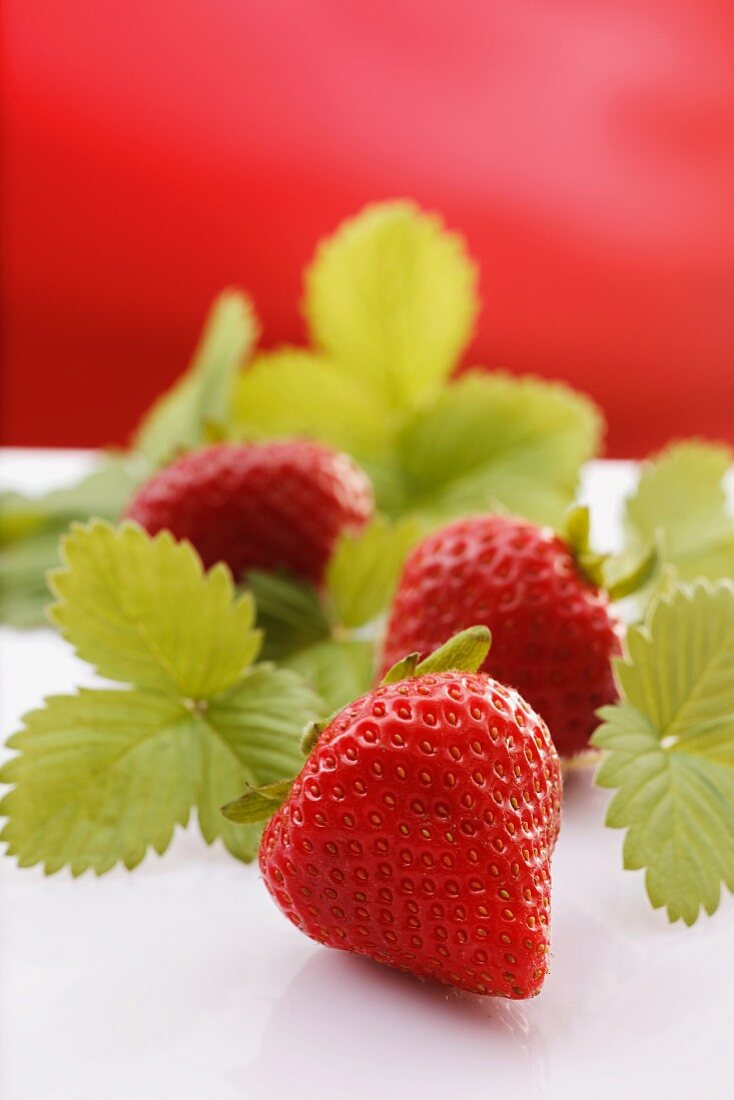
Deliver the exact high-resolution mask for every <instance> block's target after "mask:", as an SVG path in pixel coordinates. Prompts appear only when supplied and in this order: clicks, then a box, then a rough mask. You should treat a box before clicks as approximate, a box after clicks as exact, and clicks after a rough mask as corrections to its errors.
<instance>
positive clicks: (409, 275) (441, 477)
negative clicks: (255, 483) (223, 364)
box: [232, 202, 601, 525]
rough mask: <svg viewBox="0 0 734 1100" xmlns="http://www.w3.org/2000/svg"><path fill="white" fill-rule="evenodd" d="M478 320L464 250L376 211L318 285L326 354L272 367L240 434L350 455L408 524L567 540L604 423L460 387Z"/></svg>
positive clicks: (318, 343)
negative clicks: (471, 516)
mask: <svg viewBox="0 0 734 1100" xmlns="http://www.w3.org/2000/svg"><path fill="white" fill-rule="evenodd" d="M478 309H479V302H478V297H477V289H476V272H475V269H474V266H473V264H472V263H471V261H470V259H469V257H468V256H467V254H466V251H465V249H464V246H463V243H462V241H461V240H460V238H458V237H457V236H455V235H454V234H452V233H449V232H447V231H446V230H445V228H444V227H443V225H442V223H441V222H440V220H439V219H438V218H436V217H435V216H433V215H428V214H423V213H421V212H420V211H419V210H418V209H417V208H416V207H415V206H413V205H412V204H411V203H408V202H393V203H384V204H381V205H379V206H373V207H368V208H367V209H366V210H365V211H363V212H362V213H361V214H360V215H358V216H357V217H356V218H354V219H353V220H351V221H348V222H346V223H345V224H344V225H343V226H342V227H341V228H340V229H339V230H338V231H337V233H336V234H335V235H334V236H333V237H332V238H330V239H329V240H327V241H326V242H324V243H323V244H322V245H321V247H320V248H319V250H318V252H317V254H316V257H315V259H314V261H313V263H312V264H311V266H310V267H309V268H308V270H307V272H306V294H305V314H306V319H307V322H308V325H309V332H310V335H311V339H312V341H313V345H314V350H312V351H307V350H303V349H293V348H285V349H282V350H279V351H275V352H270V353H267V354H263V355H260V356H257V357H256V358H255V359H254V361H253V362H252V364H251V365H250V366H249V367H248V368H247V369H246V370H245V371H243V372H242V374H241V375H240V376H239V378H238V381H237V386H236V389H235V395H234V404H233V411H232V431H233V432H234V433H235V434H237V435H239V436H240V437H245V438H250V439H257V438H266V437H270V436H274V435H305V436H310V437H312V438H315V439H319V440H322V441H323V442H325V443H328V444H330V445H331V446H334V447H338V448H343V449H346V450H348V451H349V452H350V453H351V454H352V455H354V457H355V458H356V459H357V460H358V461H359V462H360V463H361V464H362V465H363V466H364V468H365V469H366V470H367V471H368V473H369V474H370V476H371V478H372V480H373V483H374V485H375V490H376V494H377V501H378V505H379V507H380V510H381V511H382V512H383V513H385V514H387V515H389V516H391V517H393V518H395V517H400V516H404V515H407V514H416V513H417V514H419V515H420V516H421V517H422V518H423V517H424V518H427V519H428V520H429V521H440V520H442V519H445V518H447V517H450V516H452V515H457V514H461V513H465V512H467V511H481V510H484V509H487V508H494V509H495V510H496V509H500V510H506V511H509V512H513V513H517V514H521V515H525V516H527V517H528V518H530V519H535V520H537V521H539V522H544V523H550V524H553V525H560V524H561V522H562V519H563V514H564V512H565V510H566V508H567V507H568V505H569V504H570V503H571V501H572V500H573V497H574V494H575V491H576V487H577V479H578V472H579V467H580V466H581V464H582V463H583V462H584V461H585V460H586V459H588V458H590V457H591V456H592V455H593V454H595V453H596V451H597V449H598V445H599V438H600V433H601V417H600V415H599V413H598V410H597V409H596V408H595V406H594V405H593V404H592V403H591V402H590V401H589V400H588V399H586V398H584V397H582V396H581V395H580V394H578V393H575V392H573V391H572V390H569V389H568V388H567V387H565V386H563V385H561V384H559V383H548V382H542V381H539V380H537V379H533V378H523V379H517V378H512V377H510V376H509V375H505V374H501V373H493V374H489V373H487V372H485V371H481V370H472V371H469V372H468V373H466V374H464V375H463V376H462V377H461V378H459V379H457V380H456V381H453V382H450V381H449V380H450V378H451V375H452V374H453V372H454V370H455V368H456V366H457V362H458V358H459V356H460V354H461V352H462V351H463V350H464V348H465V347H466V345H467V344H468V342H469V340H470V339H471V336H472V333H473V327H474V323H475V320H476V317H477V313H478Z"/></svg>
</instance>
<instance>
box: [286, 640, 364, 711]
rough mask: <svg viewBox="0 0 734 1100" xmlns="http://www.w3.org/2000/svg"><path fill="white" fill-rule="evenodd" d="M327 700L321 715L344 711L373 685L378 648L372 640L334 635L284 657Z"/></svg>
mask: <svg viewBox="0 0 734 1100" xmlns="http://www.w3.org/2000/svg"><path fill="white" fill-rule="evenodd" d="M281 664H282V665H284V666H285V667H286V668H290V669H293V671H294V672H297V673H298V674H299V675H300V676H302V677H303V679H304V680H305V681H306V683H307V684H309V686H310V687H311V688H312V690H313V691H315V692H316V694H317V695H318V696H319V698H320V699H323V702H324V705H323V708H322V710H321V713H320V715H319V717H322V718H323V717H325V716H326V715H328V714H331V713H332V712H333V711H336V710H341V708H342V707H344V706H346V705H347V703H351V702H352V700H354V699H358V698H359V697H360V695H364V694H365V692H367V691H369V690H370V688H371V687H372V683H373V679H374V674H375V669H374V665H375V647H374V645H373V644H372V643H371V642H367V641H359V640H349V639H346V640H340V639H337V638H331V639H329V640H327V641H323V642H318V643H317V644H316V645H312V646H309V647H308V648H307V649H301V650H298V652H297V653H293V654H291V655H290V656H288V657H284V658H283V659H282V660H281Z"/></svg>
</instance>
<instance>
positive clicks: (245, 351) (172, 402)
mask: <svg viewBox="0 0 734 1100" xmlns="http://www.w3.org/2000/svg"><path fill="white" fill-rule="evenodd" d="M258 335H259V327H258V323H257V319H256V317H255V314H254V311H253V308H252V305H251V303H250V300H249V298H248V297H247V296H246V295H245V294H243V293H242V291H239V290H225V291H223V292H222V294H220V295H219V297H218V298H217V299H216V301H215V302H214V305H213V306H212V308H211V311H210V313H209V316H208V317H207V320H206V323H205V326H204V331H203V333H202V336H201V340H200V342H199V346H198V347H197V349H196V351H195V353H194V357H193V359H192V361H191V365H190V366H189V369H188V370H187V371H186V373H185V374H184V375H183V377H182V378H181V379H179V381H178V382H177V383H176V384H175V386H174V387H173V388H172V389H171V390H169V391H168V393H165V394H164V395H163V396H162V397H160V398H159V399H158V400H157V401H156V402H155V404H154V405H153V407H152V408H151V409H150V411H149V412H148V413H147V415H146V416H145V418H144V420H143V422H142V424H141V425H140V427H139V428H138V430H137V433H136V435H135V438H134V445H135V447H136V448H137V449H138V450H139V451H141V452H142V454H144V455H145V456H146V458H147V459H148V460H149V461H150V462H151V463H152V464H153V465H154V466H161V465H164V464H165V463H166V462H168V461H170V460H171V458H173V457H174V456H175V454H176V453H177V452H178V451H182V450H191V449H192V448H194V447H197V446H200V445H201V444H203V443H205V442H207V439H208V435H207V433H208V431H209V425H211V424H213V425H216V424H218V423H221V422H226V421H227V420H228V419H229V417H230V415H231V410H232V400H233V395H234V388H235V383H236V379H237V374H238V372H239V369H240V367H241V366H242V364H243V362H244V361H245V360H246V359H247V357H248V356H249V354H250V353H251V351H252V349H253V347H254V346H255V344H256V342H257V338H258Z"/></svg>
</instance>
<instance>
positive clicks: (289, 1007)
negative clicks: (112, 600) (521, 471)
mask: <svg viewBox="0 0 734 1100" xmlns="http://www.w3.org/2000/svg"><path fill="white" fill-rule="evenodd" d="M89 461H90V459H89V457H88V456H86V457H85V456H82V455H68V454H67V455H65V456H59V457H54V456H53V455H49V454H48V453H46V454H40V455H37V456H33V455H28V454H23V453H22V452H14V453H6V456H5V459H4V471H3V477H2V482H3V483H4V485H8V484H10V483H12V484H13V485H17V486H18V487H23V488H29V487H30V486H32V485H33V486H35V487H36V488H38V489H39V490H40V489H41V488H43V487H44V486H45V485H46V484H50V483H51V480H52V478H53V479H54V480H55V481H58V480H59V479H60V478H62V477H69V476H73V475H74V474H75V473H76V472H77V471H78V470H79V469H81V467H82V466H83V465H84V464H85V463H87V462H89ZM633 479H634V473H633V471H632V470H631V469H630V468H629V467H628V466H626V465H624V464H612V463H607V464H596V465H595V466H594V468H593V469H592V470H591V471H590V472H589V475H588V477H587V479H586V483H585V484H586V495H587V498H588V499H591V500H592V501H593V503H594V506H595V508H596V517H597V519H596V522H597V526H596V531H597V536H598V538H599V539H600V541H602V542H603V543H610V542H612V541H613V540H614V535H615V517H616V516H617V515H618V506H619V500H620V497H621V494H622V493H623V492H624V491H626V489H627V488H628V487H629V485H630V484H632V483H633ZM1 642H2V649H1V650H0V660H1V669H2V680H3V692H2V712H1V722H2V733H3V737H4V736H6V735H7V734H8V733H9V732H11V731H12V729H14V728H15V726H16V724H17V721H18V718H19V716H20V714H21V713H22V712H23V711H24V710H26V709H27V708H29V707H31V706H33V705H35V704H36V703H38V701H39V700H40V699H41V697H42V695H44V694H49V693H52V692H57V691H66V690H69V689H70V688H71V687H72V686H73V685H74V684H80V683H92V682H93V677H92V676H91V675H90V674H89V673H88V672H87V671H86V669H85V666H83V665H82V664H81V663H80V662H78V661H77V660H76V659H75V658H74V657H73V656H72V654H71V653H70V651H69V649H68V647H67V646H66V645H65V644H64V643H63V642H62V641H61V640H60V639H58V638H56V637H54V636H53V635H52V634H51V633H49V632H46V631H37V632H33V633H26V634H18V633H15V632H12V631H9V630H4V631H3V632H2V636H1ZM606 801H607V796H606V795H605V794H604V793H602V792H601V791H598V790H595V789H593V788H592V787H591V786H590V784H589V781H588V777H587V776H585V775H581V774H574V775H571V776H570V777H569V778H568V781H567V785H566V794H565V800H564V818H563V829H562V832H561V837H560V840H559V843H558V848H557V853H556V856H555V860H554V864H553V896H552V900H553V921H552V949H553V954H552V973H551V975H550V977H549V978H548V980H547V982H546V985H545V987H544V989H543V992H542V993H541V995H540V996H539V997H538V998H537V999H535V1000H534V1001H530V1002H514V1003H510V1002H503V1001H498V1000H492V999H484V1000H483V999H481V998H473V997H470V996H464V995H458V994H452V993H448V994H447V993H446V992H445V991H444V990H443V989H441V988H439V987H432V986H426V985H421V984H420V983H419V982H417V981H415V980H413V979H410V978H408V977H406V976H404V975H400V974H397V973H393V972H391V971H388V970H386V969H384V968H381V967H379V966H377V965H376V964H371V963H368V962H365V961H363V960H358V959H356V958H353V957H350V956H347V955H346V954H342V953H340V952H335V951H329V950H327V949H325V948H321V947H318V946H317V945H315V944H313V943H311V942H310V941H309V940H307V939H305V937H303V936H302V935H301V934H300V933H299V932H297V931H296V929H295V928H293V927H292V926H291V925H290V924H289V923H288V922H287V921H285V920H284V919H283V918H282V917H281V916H280V914H279V913H278V912H277V911H276V909H275V907H274V906H273V904H272V902H271V901H270V899H269V898H268V897H267V895H266V893H265V890H264V888H263V886H262V884H261V882H260V881H259V876H258V872H257V869H256V868H255V867H244V866H242V865H241V864H239V863H237V862H235V861H234V860H233V859H231V858H230V857H229V856H227V855H226V854H225V853H224V851H223V850H221V849H219V848H213V849H207V848H206V847H205V846H204V844H203V842H201V841H200V840H199V839H198V837H197V835H196V832H195V830H194V829H193V828H192V829H190V830H189V831H187V832H186V833H179V835H178V836H177V838H176V839H175V841H174V843H173V845H172V847H171V849H170V850H169V851H168V852H167V853H166V854H165V855H164V856H163V857H162V858H158V857H156V856H148V858H147V859H146V860H145V862H144V863H143V864H142V866H141V867H139V868H138V869H137V870H136V871H135V872H134V873H132V874H129V873H127V872H126V871H124V870H115V871H113V872H112V873H110V874H109V875H106V876H105V877H103V878H102V879H95V878H92V877H89V876H84V877H83V878H81V879H78V880H76V881H72V879H71V877H70V876H69V875H68V874H67V873H65V872H62V873H60V874H58V875H55V876H53V877H52V878H44V876H43V874H42V873H41V872H40V871H39V870H38V868H33V869H30V870H18V869H17V868H16V867H15V866H14V864H13V863H12V862H11V861H10V860H8V859H3V860H0V887H1V888H2V922H3V929H2V941H1V942H2V969H1V971H0V1013H1V1017H0V1028H1V1031H0V1035H1V1036H2V1039H1V1041H2V1049H1V1051H0V1075H1V1076H0V1094H1V1095H2V1097H3V1100H169V1098H171V1100H173V1098H175V1100H202V1098H206V1100H210V1098H211V1100H243V1098H244V1100H250V1098H252V1100H256V1098H267V1100H285V1098H286V1097H288V1098H296V1097H298V1098H300V1097H303V1098H304V1100H311V1098H314V1100H316V1098H319V1100H337V1098H338V1100H346V1098H349V1100H379V1098H386V1100H393V1098H394V1100H398V1098H400V1100H412V1098H413V1097H415V1098H421V1100H424V1098H425V1100H428V1098H430V1100H433V1098H437V1100H438V1098H440V1100H453V1098H458V1097H464V1096H466V1097H481V1098H487V1100H493V1098H495V1097H497V1098H503V1100H504V1098H508V1097H513V1098H517V1100H522V1098H526V1097H527V1098H536V1097H543V1098H546V1097H554V1098H555V1097H557V1098H559V1100H571V1098H584V1100H586V1098H589V1100H591V1098H594V1100H602V1098H606V1097H609V1098H611V1097H614V1098H615V1100H620V1098H621V1100H627V1098H630V1097H631V1098H638V1097H639V1098H643V1097H644V1098H647V1097H670V1098H673V1100H687V1098H688V1097H691V1098H693V1097H705V1098H707V1100H709V1098H711V1100H718V1098H724V1097H727V1096H731V1094H732V1092H731V1067H730V1063H731V1055H730V1051H729V1045H728V1044H729V1041H730V1031H731V1011H732V1007H733V1004H732V1000H733V998H732V992H731V990H732V988H733V987H734V953H733V952H732V933H733V932H734V902H733V901H732V900H731V899H728V898H726V899H725V900H724V901H723V903H722V907H721V910H720V912H719V913H718V914H717V915H716V916H715V917H714V918H713V919H709V920H706V919H703V920H701V921H700V922H699V924H698V925H696V926H695V927H694V928H692V929H686V928H683V927H682V926H674V927H669V926H668V925H667V922H666V919H665V917H664V915H663V914H661V913H659V912H658V913H655V912H653V911H652V910H651V908H650V906H649V904H648V902H647V899H646V897H645V894H644V889H643V884H642V877H641V875H640V874H631V873H630V872H623V871H622V867H621V840H622V834H621V833H617V832H612V831H610V830H608V829H605V828H603V825H602V820H603V816H604V807H605V804H606Z"/></svg>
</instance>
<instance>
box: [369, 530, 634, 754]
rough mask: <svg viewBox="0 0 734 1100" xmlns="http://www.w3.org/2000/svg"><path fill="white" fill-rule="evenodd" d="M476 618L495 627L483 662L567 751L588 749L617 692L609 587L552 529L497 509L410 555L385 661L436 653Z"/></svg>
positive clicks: (614, 624)
mask: <svg viewBox="0 0 734 1100" xmlns="http://www.w3.org/2000/svg"><path fill="white" fill-rule="evenodd" d="M473 623H484V624H486V625H487V626H488V627H489V629H490V630H491V632H492V637H493V644H492V650H491V652H490V654H489V656H488V657H487V659H486V662H485V664H484V665H483V670H484V671H485V672H488V673H490V674H491V675H492V676H495V677H496V678H497V679H498V680H500V681H501V682H502V683H505V684H512V685H513V686H514V687H516V688H517V690H518V691H519V692H521V693H522V695H523V696H524V697H525V698H526V699H527V700H528V701H529V702H530V704H531V705H532V706H533V707H534V708H535V710H537V711H538V712H539V713H540V714H541V715H542V716H543V718H544V719H545V721H546V723H547V724H548V727H549V729H550V731H551V735H552V737H553V740H554V742H555V745H556V748H557V749H558V751H559V752H560V754H561V755H562V756H573V755H575V754H576V753H578V752H580V751H581V750H583V749H585V748H586V747H587V746H588V742H589V738H590V736H591V734H592V733H593V731H594V729H595V728H596V726H597V725H598V721H597V719H596V717H595V713H596V710H597V708H598V707H600V706H602V705H603V704H605V703H611V702H613V701H614V700H615V699H616V697H617V691H616V688H615V685H614V679H613V676H612V666H611V660H612V657H614V656H615V655H617V654H618V653H619V652H620V640H619V626H618V623H617V619H616V616H615V615H614V613H613V611H612V609H611V606H610V603H609V598H608V595H607V593H606V592H605V591H604V590H603V589H601V588H599V587H598V586H597V585H596V584H593V583H591V582H590V580H589V579H588V578H587V577H586V576H584V574H583V573H582V572H581V570H580V568H579V566H578V564H577V561H576V558H575V557H574V555H573V553H572V552H571V550H570V548H569V546H568V545H567V544H566V543H565V542H564V541H563V540H562V539H561V538H559V537H558V536H557V535H556V534H554V533H553V531H551V530H550V529H549V528H546V527H537V526H535V525H534V524H532V523H527V522H525V521H524V520H520V519H513V518H510V517H507V516H499V515H481V516H473V517H471V518H468V519H462V520H459V521H457V522H455V523H451V524H449V525H448V526H447V527H443V528H442V529H441V530H439V531H436V532H434V533H433V534H431V535H429V536H428V537H427V538H426V539H424V540H423V542H421V543H420V544H419V545H418V546H416V547H415V548H414V550H413V551H412V553H411V554H410V556H409V558H408V560H407V561H406V563H405V566H404V569H403V574H402V577H401V580H400V582H399V584H398V588H397V591H396V594H395V598H394V602H393V606H392V611H391V614H390V618H389V623H388V627H387V633H386V640H385V644H384V652H383V662H382V664H383V667H384V668H388V667H390V665H392V664H393V663H394V661H395V660H396V659H397V658H398V657H399V656H400V655H401V654H403V653H411V652H416V653H418V654H425V653H430V652H431V650H433V649H434V648H435V647H436V646H437V645H439V644H440V643H441V642H443V641H445V640H446V639H447V638H449V637H450V636H451V635H452V634H454V633H455V632H456V631H457V630H461V629H462V628H463V627H466V626H469V625H471V624H473Z"/></svg>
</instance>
